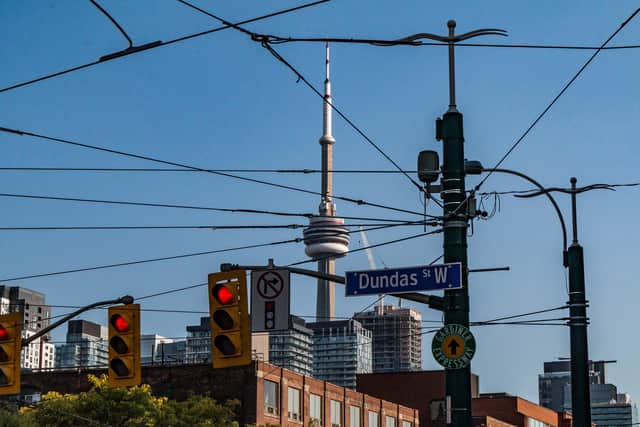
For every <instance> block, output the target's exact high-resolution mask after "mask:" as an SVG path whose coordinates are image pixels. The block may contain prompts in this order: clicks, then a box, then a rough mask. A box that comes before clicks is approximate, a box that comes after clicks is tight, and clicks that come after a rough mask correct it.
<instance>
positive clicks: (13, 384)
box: [0, 313, 23, 395]
mask: <svg viewBox="0 0 640 427" xmlns="http://www.w3.org/2000/svg"><path fill="white" fill-rule="evenodd" d="M22 322H23V318H22V313H11V314H4V315H1V316H0V395H7V394H18V393H20V351H21V350H22Z"/></svg>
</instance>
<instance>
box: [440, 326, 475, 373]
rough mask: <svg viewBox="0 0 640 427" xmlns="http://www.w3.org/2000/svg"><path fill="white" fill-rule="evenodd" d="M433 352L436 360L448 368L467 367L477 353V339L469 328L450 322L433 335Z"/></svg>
mask: <svg viewBox="0 0 640 427" xmlns="http://www.w3.org/2000/svg"><path fill="white" fill-rule="evenodd" d="M431 352H432V353H433V357H434V358H435V359H436V361H437V362H438V363H439V364H441V365H442V366H444V367H445V368H447V369H462V368H466V367H467V366H469V363H471V359H473V355H474V354H475V353H476V339H475V338H474V337H473V334H472V333H471V331H470V330H469V328H467V327H465V326H463V325H456V324H448V325H445V326H444V327H443V328H442V329H440V330H439V331H438V332H436V334H435V335H434V336H433V341H432V342H431Z"/></svg>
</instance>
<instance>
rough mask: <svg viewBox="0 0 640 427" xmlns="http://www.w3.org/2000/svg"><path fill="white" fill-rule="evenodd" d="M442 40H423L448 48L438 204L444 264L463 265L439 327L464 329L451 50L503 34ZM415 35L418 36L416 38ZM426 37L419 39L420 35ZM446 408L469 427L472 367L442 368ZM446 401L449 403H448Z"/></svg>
mask: <svg viewBox="0 0 640 427" xmlns="http://www.w3.org/2000/svg"><path fill="white" fill-rule="evenodd" d="M447 27H448V28H449V34H448V36H447V37H441V36H434V35H429V36H426V37H427V38H431V39H435V40H440V41H444V42H446V43H448V45H449V109H448V110H447V112H446V113H445V114H444V115H443V116H442V119H438V120H436V139H437V140H441V141H442V157H443V164H442V178H441V185H442V187H441V196H442V200H443V222H444V245H443V246H444V262H445V263H453V262H459V263H461V264H462V288H461V289H453V290H446V291H445V292H444V323H445V326H446V325H452V324H457V325H462V326H464V327H465V328H469V288H468V284H469V280H468V262H467V227H468V221H469V216H468V203H467V196H466V187H465V179H464V178H465V161H464V134H463V130H462V129H463V126H462V113H460V112H459V111H458V109H457V106H456V86H455V58H454V45H455V43H456V42H458V41H462V40H466V39H469V38H472V37H477V36H481V35H502V36H504V35H505V34H504V31H503V30H497V29H481V30H475V31H471V32H468V33H465V34H461V35H458V36H456V35H455V28H456V22H455V21H453V20H451V21H449V22H447ZM416 36H418V35H416ZM420 36H422V37H425V35H424V34H422V35H420ZM445 389H446V393H447V401H450V402H451V406H450V407H449V408H447V410H448V412H449V413H450V414H451V417H450V424H449V425H452V426H455V427H468V426H471V425H472V424H473V423H472V415H471V366H470V365H469V364H468V365H467V366H465V367H463V368H459V369H452V368H447V369H446V384H445ZM449 398H450V400H449Z"/></svg>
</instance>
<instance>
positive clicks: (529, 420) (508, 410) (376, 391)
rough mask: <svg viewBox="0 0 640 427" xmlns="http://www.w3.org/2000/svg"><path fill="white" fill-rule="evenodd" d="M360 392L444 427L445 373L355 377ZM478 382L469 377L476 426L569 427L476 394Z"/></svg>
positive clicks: (508, 400) (526, 405)
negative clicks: (396, 404)
mask: <svg viewBox="0 0 640 427" xmlns="http://www.w3.org/2000/svg"><path fill="white" fill-rule="evenodd" d="M356 390H358V391H359V392H362V393H366V394H369V395H372V396H376V397H378V398H380V399H393V400H394V401H395V402H398V403H399V404H401V405H407V406H409V407H413V408H417V409H418V410H419V411H420V424H421V425H422V426H423V427H444V426H445V425H446V418H445V416H446V414H445V409H444V396H445V371H420V372H403V373H384V374H362V375H358V386H357V388H356ZM478 392H479V379H478V376H477V375H474V374H472V375H471V397H472V406H471V411H472V415H473V420H474V426H478V427H510V426H516V427H570V426H571V425H572V424H571V416H570V415H569V414H566V413H561V412H556V411H553V410H551V409H548V408H545V407H543V406H540V405H537V404H535V403H533V402H529V401H528V400H526V399H522V398H520V397H517V396H510V395H508V394H506V393H492V394H479V393H478Z"/></svg>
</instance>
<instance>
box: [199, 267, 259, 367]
mask: <svg viewBox="0 0 640 427" xmlns="http://www.w3.org/2000/svg"><path fill="white" fill-rule="evenodd" d="M209 313H210V321H211V361H212V364H213V367H214V368H226V367H229V366H241V365H248V364H249V363H251V331H250V329H249V311H248V304H247V279H246V272H245V271H244V270H236V271H230V272H224V273H214V274H210V275H209Z"/></svg>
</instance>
